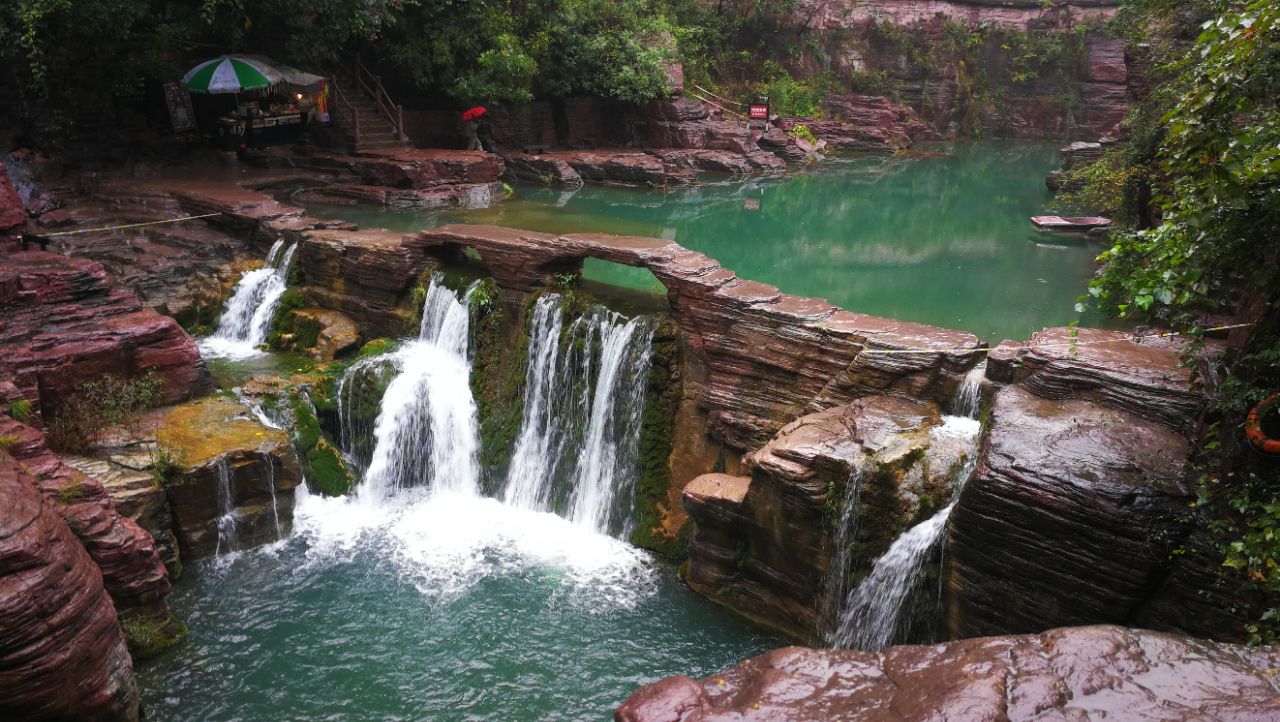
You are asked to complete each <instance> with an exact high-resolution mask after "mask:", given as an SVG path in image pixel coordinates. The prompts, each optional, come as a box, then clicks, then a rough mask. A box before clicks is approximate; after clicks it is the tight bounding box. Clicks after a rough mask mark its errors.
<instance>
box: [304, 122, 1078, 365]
mask: <svg viewBox="0 0 1280 722" xmlns="http://www.w3.org/2000/svg"><path fill="white" fill-rule="evenodd" d="M940 148H941V149H942V150H946V151H948V152H949V155H947V156H945V157H940V158H900V157H863V158H856V159H852V160H847V161H843V162H834V163H831V164H828V165H825V166H822V167H820V168H818V169H816V170H813V171H809V172H805V173H802V174H799V175H793V176H790V177H787V178H776V179H765V180H759V179H756V180H749V181H739V182H731V183H721V184H714V185H707V186H698V187H693V188H683V189H677V190H672V191H665V192H664V191H659V190H644V189H631V188H615V187H603V186H588V187H585V188H582V189H580V190H578V191H576V192H573V191H565V190H563V189H550V188H540V187H537V186H528V185H522V186H519V187H518V188H517V193H516V195H515V197H514V198H512V199H510V200H508V201H505V202H502V203H499V204H497V205H495V206H493V207H491V208H487V209H473V210H448V211H433V212H420V213H398V212H385V211H381V210H374V209H368V208H353V207H321V206H308V208H309V209H310V210H311V211H312V212H313V213H314V214H315V215H318V216H328V217H341V218H346V219H348V220H351V221H354V222H356V223H359V224H361V225H364V226H382V227H386V228H392V229H397V230H414V229H420V228H426V227H431V226H434V225H439V224H443V223H494V224H498V225H504V226H512V227H518V228H526V229H530V230H538V231H546V232H553V233H567V232H577V231H603V232H609V233H618V234H629V235H644V236H653V237H658V238H667V239H671V240H675V241H677V242H679V243H680V244H682V245H684V246H686V247H688V248H692V249H695V250H698V251H701V252H703V253H705V254H707V255H708V256H711V257H712V258H715V259H717V260H719V261H720V262H721V263H722V264H724V265H725V266H726V267H728V268H731V269H733V270H734V271H736V272H737V273H738V275H739V276H740V277H743V278H749V279H752V280H757V281H764V282H767V283H772V284H774V285H776V286H778V287H779V288H781V289H782V290H783V291H784V292H787V293H792V294H797V295H803V296H818V297H822V298H826V299H828V300H830V301H831V302H832V303H835V304H836V305H839V306H842V307H844V308H847V309H849V310H852V311H859V312H862V313H870V314H875V315H879V316H888V317H892V318H898V319H903V320H910V321H919V322H923V323H932V324H937V325H940V326H947V327H951V328H960V329H965V330H969V331H972V332H974V333H977V334H978V335H979V336H980V337H982V338H984V339H986V340H990V341H993V342H994V341H999V340H1001V339H1004V338H1025V337H1026V336H1028V335H1029V334H1030V333H1032V332H1033V331H1035V330H1037V329H1039V328H1042V327H1044V326H1051V325H1062V324H1065V323H1067V322H1069V321H1071V320H1074V319H1075V318H1076V314H1075V313H1074V312H1073V310H1072V309H1073V306H1074V303H1075V300H1076V298H1077V297H1078V296H1079V295H1080V294H1081V293H1083V292H1084V290H1085V287H1086V284H1087V279H1088V277H1089V275H1090V273H1091V271H1092V267H1093V259H1094V257H1095V256H1096V255H1097V253H1098V251H1099V250H1100V249H1099V248H1098V247H1097V246H1096V245H1093V244H1090V243H1087V242H1083V241H1080V240H1073V239H1071V238H1069V237H1068V238H1061V237H1046V236H1043V235H1041V234H1038V233H1036V232H1035V231H1034V230H1032V227H1031V224H1030V222H1029V220H1028V218H1029V217H1030V216H1031V215H1034V214H1035V213H1037V212H1039V211H1042V210H1044V209H1045V208H1046V207H1048V205H1049V203H1050V195H1049V193H1048V191H1046V190H1045V187H1044V175H1045V173H1046V172H1048V171H1049V170H1050V169H1052V168H1053V167H1054V165H1055V163H1056V154H1055V150H1054V145H1053V144H1045V143H1027V142H1012V141H989V142H971V143H962V144H957V145H954V146H940ZM747 199H752V200H756V201H758V202H759V209H758V210H756V209H754V208H752V207H750V206H754V205H755V204H754V203H751V204H748V203H745V201H746V200H747ZM588 276H589V277H593V278H595V279H596V280H602V281H611V282H615V283H619V284H622V285H628V286H631V287H634V286H635V285H636V284H647V285H648V286H649V287H652V284H653V281H652V280H651V279H648V278H647V277H644V276H643V275H641V276H636V275H634V274H624V273H619V272H617V271H616V269H611V268H609V267H608V266H607V265H600V266H598V267H596V268H594V269H588ZM1082 322H1083V323H1084V324H1086V325H1096V324H1098V323H1099V319H1097V318H1089V317H1086V318H1084V319H1082Z"/></svg>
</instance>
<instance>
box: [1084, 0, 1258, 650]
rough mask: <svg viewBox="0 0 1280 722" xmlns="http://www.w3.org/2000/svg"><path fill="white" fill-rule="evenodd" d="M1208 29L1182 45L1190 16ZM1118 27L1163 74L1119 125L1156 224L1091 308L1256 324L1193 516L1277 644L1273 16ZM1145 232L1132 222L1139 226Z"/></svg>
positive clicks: (1223, 389) (1147, 13)
mask: <svg viewBox="0 0 1280 722" xmlns="http://www.w3.org/2000/svg"><path fill="white" fill-rule="evenodd" d="M1206 11H1207V12H1209V13H1211V17H1210V19H1208V20H1206V21H1204V22H1203V24H1202V25H1201V26H1200V27H1199V31H1200V32H1199V35H1198V37H1196V38H1195V41H1194V44H1193V46H1192V47H1190V48H1187V47H1186V45H1185V43H1182V42H1181V38H1182V37H1183V36H1184V34H1185V20H1186V19H1187V18H1188V17H1197V16H1199V17H1203V15H1202V13H1204V12H1206ZM1125 13H1126V15H1127V17H1129V18H1130V19H1131V20H1132V19H1134V18H1136V19H1138V20H1140V21H1141V23H1142V27H1146V28H1153V29H1155V30H1156V31H1157V34H1156V35H1155V36H1154V37H1153V38H1152V43H1151V45H1152V47H1154V48H1157V49H1159V51H1160V53H1161V56H1160V57H1158V58H1157V60H1158V61H1160V65H1161V66H1162V71H1161V73H1162V75H1163V76H1164V77H1162V78H1160V81H1161V82H1159V83H1158V86H1157V89H1156V91H1155V92H1154V93H1153V94H1152V96H1151V98H1150V99H1148V100H1147V101H1146V102H1145V103H1144V104H1143V105H1142V106H1141V107H1139V108H1138V109H1137V111H1136V112H1135V113H1134V114H1133V115H1132V116H1131V118H1130V120H1129V121H1128V123H1129V126H1130V129H1131V131H1132V132H1131V136H1130V140H1129V142H1128V147H1127V149H1126V150H1127V152H1128V153H1129V159H1130V162H1131V163H1132V164H1133V165H1134V166H1136V167H1138V169H1139V171H1141V172H1147V173H1149V174H1150V177H1151V178H1153V179H1154V181H1153V187H1152V189H1151V190H1152V192H1153V203H1152V211H1153V212H1152V213H1151V214H1150V215H1153V216H1156V217H1157V220H1156V222H1155V223H1154V226H1153V227H1148V228H1145V229H1142V230H1133V231H1129V232H1123V233H1119V234H1116V240H1115V244H1114V246H1113V247H1112V248H1110V249H1109V250H1107V251H1106V252H1105V253H1103V254H1102V256H1101V259H1102V260H1103V261H1105V264H1106V265H1105V267H1104V268H1103V270H1102V272H1101V273H1100V274H1099V276H1098V278H1097V279H1096V281H1095V282H1094V283H1093V284H1092V285H1091V287H1090V290H1089V297H1088V298H1086V299H1083V300H1086V301H1088V300H1090V299H1091V301H1092V303H1094V304H1095V305H1097V306H1099V307H1101V308H1102V309H1104V310H1107V311H1110V312H1112V313H1114V314H1116V315H1119V316H1125V317H1134V318H1147V319H1155V320H1158V321H1161V322H1163V323H1166V324H1170V325H1173V326H1175V327H1177V328H1179V329H1181V330H1184V331H1187V332H1189V333H1191V334H1198V333H1200V332H1201V330H1202V329H1203V327H1204V326H1206V325H1209V323H1210V322H1211V321H1212V320H1213V319H1215V318H1221V317H1222V315H1235V316H1237V317H1239V318H1241V319H1243V320H1248V319H1255V318H1256V319H1257V325H1256V326H1255V327H1254V329H1253V330H1252V338H1251V340H1250V341H1249V343H1248V345H1247V346H1246V347H1245V348H1243V349H1233V350H1231V351H1229V352H1228V354H1227V355H1226V357H1225V358H1224V359H1223V360H1222V369H1221V373H1220V374H1219V375H1220V376H1221V377H1222V378H1223V381H1222V382H1221V383H1220V384H1218V385H1217V388H1216V389H1214V388H1212V384H1211V385H1210V386H1211V389H1210V390H1211V391H1214V392H1216V397H1215V399H1214V404H1213V407H1212V408H1211V409H1210V413H1209V415H1208V417H1207V419H1206V423H1205V426H1206V430H1205V433H1204V435H1203V437H1202V439H1201V443H1200V449H1199V451H1200V453H1199V455H1198V457H1197V461H1196V464H1195V467H1194V473H1195V474H1197V475H1198V480H1199V482H1200V489H1201V498H1200V500H1199V501H1198V502H1197V506H1198V508H1199V509H1200V510H1201V512H1202V513H1204V514H1205V515H1206V518H1207V519H1208V520H1209V522H1210V524H1211V527H1212V528H1213V529H1214V530H1215V531H1217V532H1218V533H1219V536H1218V538H1219V539H1220V540H1221V541H1222V543H1223V546H1222V549H1220V550H1219V552H1220V554H1221V557H1220V558H1224V560H1225V564H1226V566H1227V567H1229V568H1231V569H1235V570H1238V572H1239V576H1240V577H1241V578H1243V579H1244V580H1245V581H1246V582H1247V583H1248V584H1249V585H1251V586H1252V588H1253V590H1254V591H1256V592H1257V593H1258V596H1257V599H1258V603H1257V609H1254V610H1244V609H1242V610H1241V611H1242V612H1243V613H1245V614H1252V615H1253V616H1255V618H1256V623H1255V624H1253V625H1251V627H1250V629H1249V632H1250V635H1251V637H1252V639H1253V640H1254V641H1275V640H1276V639H1280V601H1278V600H1280V515H1278V514H1277V513H1276V510H1277V509H1280V487H1277V485H1276V480H1277V476H1278V471H1280V470H1278V468H1277V464H1276V462H1275V461H1274V460H1268V459H1265V458H1262V457H1260V456H1258V455H1257V454H1255V453H1254V452H1253V451H1252V450H1251V449H1249V448H1247V446H1246V444H1245V443H1244V440H1243V438H1242V434H1241V432H1240V429H1241V424H1242V422H1243V420H1244V417H1245V414H1246V413H1247V411H1248V409H1249V408H1250V407H1252V406H1253V405H1254V404H1255V403H1257V402H1258V401H1259V400H1260V399H1261V398H1263V397H1264V396H1266V395H1267V394H1269V393H1271V392H1273V391H1275V390H1276V389H1278V388H1280V263H1277V262H1276V259H1277V257H1278V256H1280V105H1278V102H1277V100H1278V99H1280V5H1277V4H1276V3H1274V2H1272V1H1271V0H1248V1H1247V2H1223V1H1222V0H1209V1H1208V2H1203V3H1198V2H1179V3H1167V2H1144V1H1143V0H1133V2H1131V3H1129V4H1128V5H1127V6H1126V8H1125ZM1138 225H1139V226H1140V225H1142V224H1141V223H1139V224H1138Z"/></svg>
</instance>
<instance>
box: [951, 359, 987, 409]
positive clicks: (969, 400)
mask: <svg viewBox="0 0 1280 722" xmlns="http://www.w3.org/2000/svg"><path fill="white" fill-rule="evenodd" d="M986 375H987V362H986V361H983V362H982V363H980V364H978V365H977V366H974V367H973V368H971V369H969V373H967V374H965V376H964V380H963V381H961V382H960V388H958V389H956V397H955V399H954V400H953V401H952V402H951V413H952V414H954V415H956V416H962V417H965V418H970V419H976V418H978V414H979V413H981V411H982V379H984V378H986Z"/></svg>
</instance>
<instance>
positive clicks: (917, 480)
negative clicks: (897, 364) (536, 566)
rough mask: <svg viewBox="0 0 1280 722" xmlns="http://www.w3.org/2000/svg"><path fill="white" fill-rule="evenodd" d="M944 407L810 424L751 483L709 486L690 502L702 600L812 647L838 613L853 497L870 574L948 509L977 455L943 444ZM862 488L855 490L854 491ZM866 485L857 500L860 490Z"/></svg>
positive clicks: (693, 579)
mask: <svg viewBox="0 0 1280 722" xmlns="http://www.w3.org/2000/svg"><path fill="white" fill-rule="evenodd" d="M940 423H941V419H940V417H939V414H938V411H937V409H936V407H934V406H933V405H932V404H928V403H925V402H920V401H912V400H909V399H905V398H899V397H892V396H867V397H864V398H861V399H858V400H857V401H854V402H852V403H851V404H849V405H847V406H838V407H834V408H831V409H827V410H825V411H820V412H817V413H813V414H809V415H807V416H803V417H801V418H799V419H797V420H796V421H794V422H792V423H791V424H788V425H787V426H786V427H784V428H783V429H782V430H781V431H780V432H779V433H778V435H777V436H776V437H774V438H773V439H772V440H771V441H770V442H769V443H768V444H766V445H764V446H763V447H762V448H760V449H759V450H757V451H754V452H752V453H751V454H748V455H747V456H746V457H745V459H744V467H745V473H746V474H747V476H728V475H724V474H708V475H705V476H700V477H698V478H697V479H694V480H693V481H692V482H690V484H689V485H688V486H687V487H685V490H684V505H685V509H686V510H687V511H688V513H689V516H690V517H691V518H692V519H693V520H694V522H695V529H694V532H693V535H692V536H691V538H690V541H689V546H688V554H689V561H688V564H687V565H686V567H685V573H684V576H685V580H686V581H687V582H688V583H689V585H690V586H691V587H693V588H694V589H695V590H697V591H699V592H702V593H703V594H706V595H707V596H709V597H711V598H713V599H715V600H717V601H719V602H720V603H721V604H724V605H726V606H728V607H730V608H732V609H734V610H736V611H739V612H741V613H743V614H745V615H747V616H749V617H751V618H753V619H757V620H761V621H762V622H763V623H765V624H766V625H767V626H770V627H773V628H775V629H779V630H780V631H783V632H785V633H787V634H790V635H791V636H792V637H794V638H797V639H814V638H816V637H817V636H819V635H820V634H821V633H822V632H823V629H824V625H826V624H827V623H828V622H829V621H830V620H829V619H826V618H824V614H828V613H830V612H831V611H834V610H833V609H832V608H831V606H832V605H833V604H834V605H836V606H838V605H839V603H840V600H839V599H831V598H829V597H830V596H831V595H835V596H839V595H840V591H841V587H840V585H839V584H837V585H835V586H831V585H828V584H827V581H828V576H829V574H831V573H832V571H833V570H832V569H831V566H832V560H833V558H834V557H835V556H836V546H837V544H836V538H837V534H838V531H839V530H838V526H839V524H840V522H841V519H840V516H841V512H842V509H843V508H844V503H845V496H846V495H847V494H851V493H856V494H857V496H856V498H857V500H858V503H857V505H856V507H855V509H854V513H855V515H856V518H858V519H860V520H862V521H861V522H860V523H859V524H858V532H857V534H855V535H854V537H853V538H851V539H848V540H847V542H846V543H847V544H848V545H849V547H850V549H849V550H848V551H849V556H850V558H851V561H854V562H855V564H854V565H852V566H851V568H850V569H841V570H839V571H837V572H836V573H837V574H845V573H850V572H856V571H857V570H862V571H863V572H865V570H866V568H867V565H868V564H869V562H870V561H871V560H872V559H874V558H875V557H876V556H878V555H879V554H880V553H882V552H883V551H884V550H885V549H887V548H888V546H889V545H890V544H891V543H892V542H893V540H894V539H895V538H896V537H897V536H898V534H900V533H901V532H902V531H904V530H905V529H906V528H907V527H909V526H911V524H912V523H913V522H915V521H918V520H919V519H920V518H921V517H923V516H927V515H928V514H930V513H932V512H933V511H934V510H936V509H938V508H940V507H941V506H943V505H945V504H946V502H947V499H948V497H949V495H950V493H951V484H952V481H953V471H954V469H955V468H956V467H958V466H959V465H960V463H961V462H962V460H963V459H964V458H966V457H967V456H971V453H970V452H969V450H968V449H967V447H964V446H963V445H961V444H958V443H951V441H949V440H947V439H945V438H935V437H934V436H932V435H931V434H930V433H929V429H931V428H934V427H937V426H938V425H940ZM855 477H856V478H857V481H856V482H855V481H852V479H854V478H855ZM854 484H856V485H857V491H856V492H855V491H854V490H853V488H852V486H853V485H854Z"/></svg>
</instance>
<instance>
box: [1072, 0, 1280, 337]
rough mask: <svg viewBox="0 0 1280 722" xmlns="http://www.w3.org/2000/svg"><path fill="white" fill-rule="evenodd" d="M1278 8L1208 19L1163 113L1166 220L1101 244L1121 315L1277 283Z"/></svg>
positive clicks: (1106, 302) (1107, 288)
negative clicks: (1274, 259) (1107, 246)
mask: <svg viewBox="0 0 1280 722" xmlns="http://www.w3.org/2000/svg"><path fill="white" fill-rule="evenodd" d="M1278 19H1280V7H1277V6H1276V5H1275V4H1274V3H1270V2H1263V1H1262V0H1254V1H1253V2H1250V3H1247V4H1245V5H1243V6H1240V7H1238V8H1236V9H1234V10H1233V11H1231V12H1227V13H1225V14H1223V15H1222V16H1221V17H1219V18H1217V19H1215V20H1211V21H1208V22H1206V23H1205V26H1204V32H1203V33H1202V34H1201V35H1200V37H1199V38H1198V39H1197V41H1196V44H1195V49H1194V51H1193V54H1192V57H1194V58H1196V60H1195V62H1194V63H1193V64H1191V65H1189V66H1187V67H1185V68H1184V69H1182V72H1181V73H1180V74H1179V75H1178V76H1177V78H1176V79H1175V80H1174V81H1173V85H1174V86H1176V88H1177V90H1176V93H1177V95H1176V97H1175V98H1174V99H1173V100H1172V106H1171V107H1170V108H1169V110H1168V111H1167V112H1166V113H1165V114H1164V116H1163V122H1164V123H1165V124H1166V125H1167V127H1168V133H1167V135H1166V136H1165V138H1164V141H1163V142H1162V144H1161V145H1160V161H1159V166H1160V172H1161V173H1162V174H1163V175H1164V176H1165V177H1167V178H1169V179H1171V181H1170V183H1169V184H1168V186H1167V187H1164V188H1161V189H1159V192H1158V195H1157V199H1156V201H1157V203H1158V204H1159V206H1160V209H1161V212H1162V222H1161V223H1160V225H1158V226H1156V227H1155V228H1152V229H1149V230H1143V231H1138V232H1136V233H1131V234H1125V235H1122V236H1120V237H1119V239H1118V240H1117V242H1116V244H1115V246H1114V247H1113V248H1111V249H1110V250H1108V251H1107V252H1106V253H1104V254H1103V257H1102V258H1103V260H1104V261H1106V262H1107V268H1106V269H1105V270H1104V272H1103V273H1102V274H1101V276H1100V277H1099V278H1098V280H1097V281H1096V282H1095V283H1094V284H1093V285H1092V287H1091V289H1090V292H1091V293H1092V295H1093V296H1094V297H1095V298H1096V299H1097V302H1098V304H1099V305H1100V306H1102V307H1103V308H1106V309H1108V310H1112V311H1114V312H1116V313H1118V314H1120V315H1124V316H1127V315H1136V314H1141V313H1152V314H1155V315H1157V316H1160V317H1164V318H1166V319H1169V320H1172V321H1175V322H1183V323H1189V324H1193V325H1194V318H1195V317H1196V316H1197V315H1198V314H1199V313H1201V312H1203V311H1207V310H1218V309H1221V308H1223V307H1224V306H1226V305H1227V304H1229V303H1231V302H1233V301H1238V300H1240V298H1241V293H1245V292H1249V291H1250V290H1251V289H1274V288H1276V282H1277V281H1278V280H1280V277H1278V275H1277V274H1278V273H1280V264H1275V263H1270V262H1260V261H1262V259H1265V258H1270V257H1271V256H1274V254H1275V253H1276V251H1277V250H1280V241H1278V240H1277V238H1278V236H1277V234H1276V233H1275V229H1276V227H1277V222H1278V221H1280V182H1278V181H1280V110H1277V107H1276V102H1275V98H1276V97H1277V93H1278V91H1280V41H1277V33H1280V21H1278Z"/></svg>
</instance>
